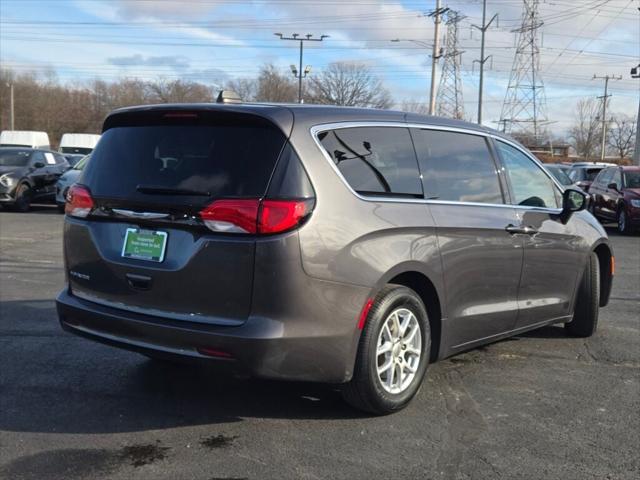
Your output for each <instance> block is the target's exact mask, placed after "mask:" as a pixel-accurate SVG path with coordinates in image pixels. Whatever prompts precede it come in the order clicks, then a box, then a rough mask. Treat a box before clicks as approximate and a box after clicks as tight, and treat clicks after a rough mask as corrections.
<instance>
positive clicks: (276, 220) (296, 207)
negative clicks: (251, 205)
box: [258, 200, 313, 233]
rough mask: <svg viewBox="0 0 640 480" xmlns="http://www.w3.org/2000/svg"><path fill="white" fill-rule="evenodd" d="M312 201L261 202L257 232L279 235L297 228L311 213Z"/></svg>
mask: <svg viewBox="0 0 640 480" xmlns="http://www.w3.org/2000/svg"><path fill="white" fill-rule="evenodd" d="M312 202H313V200H263V202H262V205H261V206H260V218H259V219H258V231H259V232H260V233H279V232H284V231H286V230H290V229H292V228H294V227H295V226H297V225H298V224H299V223H300V221H301V220H302V219H304V218H305V217H306V216H307V215H308V214H309V213H310V211H311V205H312Z"/></svg>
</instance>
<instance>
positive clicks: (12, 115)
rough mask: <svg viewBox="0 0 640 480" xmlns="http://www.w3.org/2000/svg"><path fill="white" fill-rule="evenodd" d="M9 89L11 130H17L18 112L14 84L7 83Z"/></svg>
mask: <svg viewBox="0 0 640 480" xmlns="http://www.w3.org/2000/svg"><path fill="white" fill-rule="evenodd" d="M7 87H9V130H15V129H16V120H15V118H16V112H15V100H14V97H13V83H7Z"/></svg>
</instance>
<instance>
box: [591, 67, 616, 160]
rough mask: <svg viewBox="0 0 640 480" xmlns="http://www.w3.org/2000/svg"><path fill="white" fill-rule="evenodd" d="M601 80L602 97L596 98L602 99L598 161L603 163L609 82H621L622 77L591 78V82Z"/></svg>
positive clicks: (595, 76)
mask: <svg viewBox="0 0 640 480" xmlns="http://www.w3.org/2000/svg"><path fill="white" fill-rule="evenodd" d="M596 79H598V80H599V79H602V80H604V95H603V96H601V97H598V98H601V99H602V140H601V144H600V161H602V162H603V161H604V151H605V145H606V141H607V123H608V122H607V102H608V101H609V97H610V96H611V94H609V80H622V76H620V75H618V76H616V75H605V76H604V77H599V76H597V75H594V76H593V80H596Z"/></svg>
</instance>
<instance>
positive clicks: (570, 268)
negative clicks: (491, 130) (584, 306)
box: [495, 141, 585, 327]
mask: <svg viewBox="0 0 640 480" xmlns="http://www.w3.org/2000/svg"><path fill="white" fill-rule="evenodd" d="M495 145H496V149H497V151H498V153H499V155H500V158H501V160H502V164H503V167H504V169H505V171H506V174H507V175H506V177H507V179H508V182H509V187H510V192H511V195H510V196H511V199H512V203H513V204H514V205H515V208H516V211H517V215H518V226H519V227H522V228H523V232H522V233H518V234H516V236H517V237H520V238H521V239H522V240H523V241H524V263H523V267H522V279H521V281H520V288H519V290H518V308H519V315H518V323H517V327H526V326H531V325H534V324H536V323H541V322H545V321H548V320H551V319H559V318H561V317H564V316H567V315H569V314H570V313H571V312H572V309H573V298H574V293H575V287H576V284H577V280H578V275H580V274H581V273H582V271H583V269H584V265H585V251H584V246H583V240H582V237H581V235H580V234H579V231H578V228H577V226H576V223H575V218H573V220H571V219H570V220H569V221H568V222H566V223H563V221H562V220H561V218H560V215H559V214H560V211H561V209H560V207H561V203H562V196H561V191H560V189H559V188H558V187H557V186H556V185H555V183H554V182H553V180H552V179H551V177H550V175H549V174H548V173H547V172H546V170H544V168H543V167H542V166H541V165H539V164H538V163H537V162H535V161H534V160H533V159H532V158H531V157H529V156H528V155H527V154H525V153H524V152H523V151H522V150H520V149H519V148H516V147H515V146H513V145H510V144H507V143H505V142H502V141H495Z"/></svg>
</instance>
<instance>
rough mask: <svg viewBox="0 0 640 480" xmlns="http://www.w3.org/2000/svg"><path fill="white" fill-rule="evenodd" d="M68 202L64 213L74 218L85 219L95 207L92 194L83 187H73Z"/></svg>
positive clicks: (68, 193)
mask: <svg viewBox="0 0 640 480" xmlns="http://www.w3.org/2000/svg"><path fill="white" fill-rule="evenodd" d="M66 200H67V203H66V204H65V206H64V213H66V214H67V215H71V216H72V217H79V218H85V217H86V216H88V215H89V214H90V213H91V210H93V208H94V207H95V204H94V203H93V198H91V192H90V191H89V189H88V188H87V187H83V186H82V185H72V186H71V188H69V191H68V192H67V198H66Z"/></svg>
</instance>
